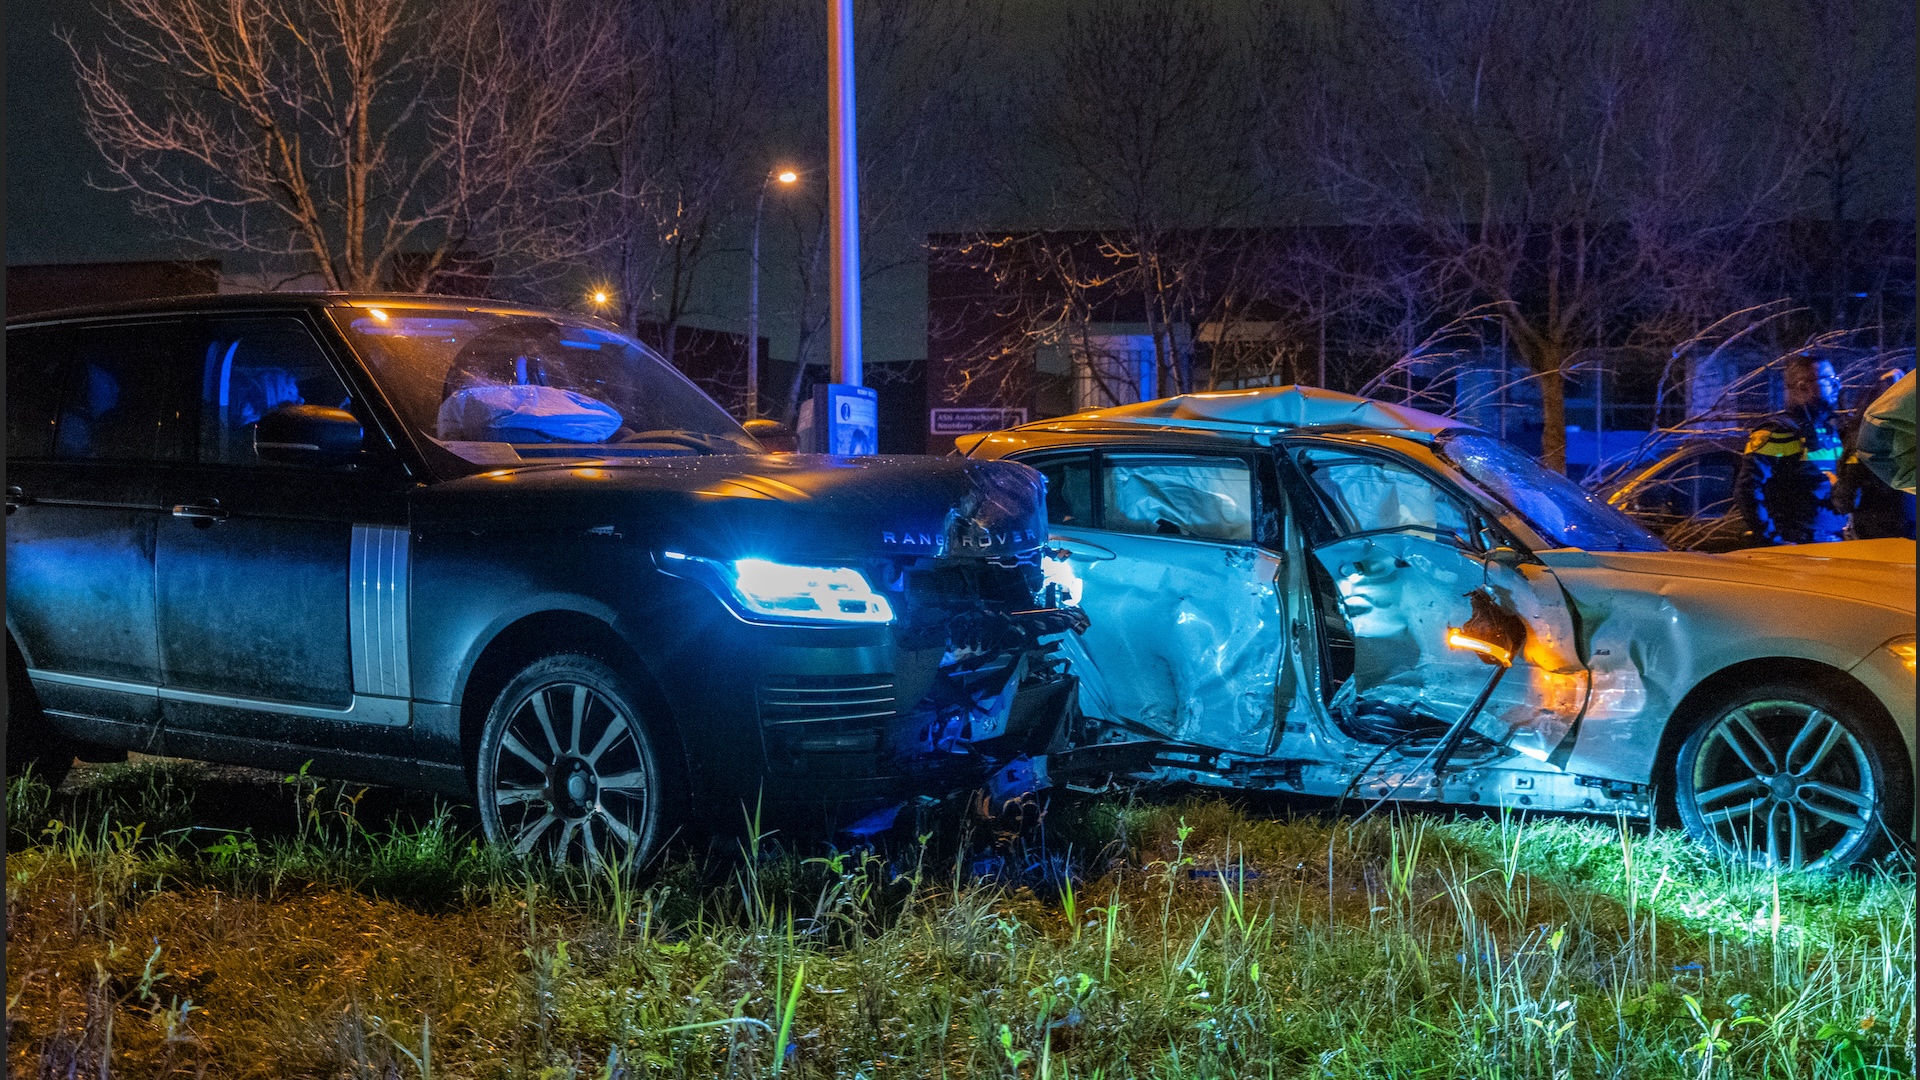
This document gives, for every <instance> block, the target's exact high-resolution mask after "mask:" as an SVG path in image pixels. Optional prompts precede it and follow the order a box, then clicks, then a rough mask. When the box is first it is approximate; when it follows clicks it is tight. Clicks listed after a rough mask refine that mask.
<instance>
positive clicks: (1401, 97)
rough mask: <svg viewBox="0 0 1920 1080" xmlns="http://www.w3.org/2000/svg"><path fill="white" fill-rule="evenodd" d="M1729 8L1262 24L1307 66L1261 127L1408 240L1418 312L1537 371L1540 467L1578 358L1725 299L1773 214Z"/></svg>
mask: <svg viewBox="0 0 1920 1080" xmlns="http://www.w3.org/2000/svg"><path fill="white" fill-rule="evenodd" d="M1736 15H1737V12H1736V11H1734V10H1733V9H1731V8H1728V9H1725V10H1707V9H1704V8H1701V7H1700V6H1698V5H1692V6H1682V5H1672V4H1667V3H1665V2H1663V0H1647V2H1642V3H1632V4H1623V5H1606V6H1593V5H1552V4H1533V3H1527V2H1523V0H1506V2H1494V3H1465V2H1453V0H1439V2H1434V3H1426V4H1420V5H1416V6H1413V7H1411V8H1409V7H1406V6H1404V5H1400V4H1389V3H1385V2H1382V0H1333V2H1332V3H1330V4H1328V5H1327V7H1326V8H1325V9H1323V10H1322V11H1320V12H1319V13H1318V14H1317V15H1311V16H1307V17H1302V16H1299V15H1297V14H1296V13H1294V12H1286V13H1282V14H1281V15H1280V16H1279V22H1278V24H1277V26H1276V29H1275V30H1274V33H1276V34H1285V35H1288V36H1289V37H1290V38H1291V39H1293V40H1296V41H1306V42H1311V46H1310V51H1311V56H1312V57H1313V58H1317V63H1318V65H1319V69H1318V72H1317V73H1318V75H1319V77H1318V78H1316V79H1314V80H1312V82H1311V86H1312V87H1313V88H1314V89H1312V90H1309V91H1307V92H1306V95H1305V96H1304V97H1303V98H1301V99H1299V100H1295V101H1293V102H1290V103H1289V105H1290V107H1291V109H1292V112H1291V113H1290V114H1289V115H1288V116H1286V117H1283V118H1281V121H1280V122H1279V123H1278V124H1276V125H1274V126H1278V127H1288V128H1291V129H1292V130H1293V131H1295V132H1297V133H1302V134H1301V135H1299V136H1298V138H1299V142H1298V144H1297V145H1301V146H1303V147H1304V148H1305V149H1306V150H1307V151H1308V152H1309V153H1310V154H1311V161H1312V164H1313V166H1314V167H1315V168H1316V169H1317V170H1318V172H1319V179H1320V187H1321V191H1322V198H1323V199H1324V200H1325V202H1326V205H1327V206H1328V207H1330V208H1332V209H1333V210H1334V212H1336V213H1338V214H1339V215H1340V216H1342V217H1344V218H1345V219H1347V220H1350V221H1358V222H1362V223H1366V224H1369V225H1372V226H1374V227H1376V228H1377V229H1380V230H1385V231H1397V232H1400V233H1402V234H1405V235H1409V236H1412V237H1415V238H1417V243H1413V244H1410V245H1407V247H1406V249H1405V252H1404V256H1403V260H1402V261H1403V265H1404V266H1406V267H1408V268H1409V269H1410V270H1411V272H1412V273H1413V274H1414V275H1415V276H1417V277H1418V278H1419V279H1421V280H1422V282H1423V283H1424V289H1425V299H1426V302H1427V303H1429V304H1431V305H1432V306H1433V313H1434V314H1433V322H1435V323H1439V322H1444V321H1445V320H1446V319H1447V318H1448V317H1449V315H1448V314H1447V313H1448V312H1459V311H1465V310H1468V309H1471V308H1475V307H1479V306H1480V305H1483V304H1488V305H1492V306H1493V307H1494V308H1495V310H1497V311H1499V312H1500V315H1501V318H1502V320H1503V322H1504V324H1505V329H1506V334H1507V339H1508V341H1509V343H1510V345H1511V347H1512V349H1513V350H1514V351H1515V352H1516V353H1517V354H1518V355H1519V356H1520V357H1521V358H1523V359H1524V361H1525V362H1526V364H1527V366H1528V367H1529V368H1531V370H1532V371H1533V373H1534V374H1536V375H1537V376H1539V378H1538V380H1537V385H1538V388H1539V394H1540V400H1541V405H1542V413H1543V414H1544V415H1543V420H1544V433H1543V440H1542V441H1543V455H1542V456H1543V458H1544V459H1545V460H1546V461H1547V462H1548V463H1549V464H1551V465H1552V466H1553V467H1554V468H1563V467H1564V465H1565V458H1566V436H1565V429H1566V416H1565V386H1564V382H1563V380H1564V377H1565V376H1566V375H1567V374H1568V372H1569V370H1570V367H1571V365H1573V364H1574V363H1575V362H1576V356H1577V354H1579V353H1580V351H1581V350H1582V349H1587V348H1590V347H1593V346H1596V345H1600V344H1605V343H1611V342H1614V341H1619V340H1626V339H1633V338H1635V337H1636V336H1638V337H1641V338H1657V337H1665V338H1666V339H1668V340H1672V339H1673V338H1674V337H1675V336H1678V337H1684V336H1686V333H1687V332H1689V331H1690V330H1691V329H1693V328H1695V327H1697V326H1698V325H1700V324H1701V323H1703V322H1707V321H1711V318H1712V313H1713V312H1715V311H1722V312H1723V311H1726V310H1728V309H1729V308H1734V307H1739V306H1741V305H1742V304H1743V303H1744V302H1746V300H1747V298H1748V297H1749V296H1750V292H1749V291H1748V288H1747V287H1748V285H1749V284H1750V282H1751V280H1752V270H1753V268H1754V267H1753V264H1754V262H1755V261H1756V260H1757V259H1758V257H1759V255H1760V254H1761V253H1760V252H1759V251H1758V248H1757V240H1758V238H1760V237H1762V236H1765V235H1767V230H1768V229H1770V228H1773V227H1776V226H1777V225H1778V223H1779V222H1780V221H1782V220H1783V219H1784V218H1785V217H1786V216H1787V215H1788V213H1789V212H1790V211H1791V208H1792V201H1791V200H1792V194H1793V188H1794V185H1795V182H1796V180H1797V178H1798V177H1799V176H1800V175H1801V174H1802V173H1803V172H1804V168H1805V164H1806V159H1805V155H1804V153H1803V146H1802V145H1801V144H1800V143H1798V142H1796V141H1795V140H1793V139H1792V138H1789V137H1786V134H1787V133H1783V132H1782V131H1781V129H1780V125H1779V124H1777V123H1773V122H1770V116H1769V114H1768V112H1767V110H1768V108H1769V107H1770V104H1769V102H1767V100H1766V99H1764V98H1763V97H1761V96H1760V95H1759V93H1758V91H1757V90H1756V87H1755V83H1754V82H1753V80H1752V79H1751V78H1749V77H1748V76H1749V74H1750V72H1751V69H1752V68H1753V66H1754V50H1756V49H1758V48H1759V46H1758V44H1756V42H1755V41H1754V40H1753V39H1751V38H1750V37H1745V38H1743V37H1741V36H1740V35H1739V34H1738V33H1737V31H1738V29H1739V26H1740V20H1739V19H1738V18H1737V17H1736ZM1736 38H1739V40H1733V39H1736ZM1726 42H1731V45H1730V46H1728V47H1726V48H1724V49H1721V48H1720V45H1719V43H1726ZM1744 102H1752V103H1753V104H1752V105H1743V104H1742V103H1744ZM1709 116H1711V117H1713V118H1714V119H1713V121H1712V122H1707V121H1705V120H1704V119H1703V118H1705V117H1709Z"/></svg>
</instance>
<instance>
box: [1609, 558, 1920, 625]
mask: <svg viewBox="0 0 1920 1080" xmlns="http://www.w3.org/2000/svg"><path fill="white" fill-rule="evenodd" d="M1900 544H1904V545H1905V547H1904V559H1903V557H1902V555H1903V553H1902V550H1901V549H1900V548H1898V547H1893V546H1891V545H1900ZM1593 557H1594V558H1595V559H1596V560H1598V562H1599V563H1600V565H1602V566H1605V567H1608V568H1609V569H1613V570H1622V571H1626V572H1628V573H1636V574H1652V575H1657V576H1661V577H1677V578H1693V579H1696V580H1702V581H1725V582H1730V583H1737V584H1742V585H1763V586H1769V587H1772V588H1779V589H1791V590H1794V591H1796V592H1803V593H1812V594H1815V595H1819V596H1834V597H1844V598H1846V599H1849V600H1854V601H1858V602H1860V603H1863V604H1872V605H1874V606H1876V607H1882V608H1887V609H1890V610H1893V611H1901V612H1905V613H1907V614H1909V615H1911V614H1913V612H1914V544H1913V542H1912V541H1904V540H1903V541H1884V540H1857V541H1848V542H1845V543H1835V544H1807V545H1801V546H1789V547H1772V548H1755V549H1752V550H1747V551H1733V552H1728V553H1726V554H1717V555H1710V554H1706V553H1702V552H1695V551H1657V552H1640V551H1617V552H1616V551H1608V552H1594V553H1593Z"/></svg>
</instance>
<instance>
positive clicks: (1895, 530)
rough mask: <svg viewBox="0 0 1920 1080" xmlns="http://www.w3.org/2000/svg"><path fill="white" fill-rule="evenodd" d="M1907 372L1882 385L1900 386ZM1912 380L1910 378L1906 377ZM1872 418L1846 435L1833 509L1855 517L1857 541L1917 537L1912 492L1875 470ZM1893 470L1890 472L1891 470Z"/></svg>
mask: <svg viewBox="0 0 1920 1080" xmlns="http://www.w3.org/2000/svg"><path fill="white" fill-rule="evenodd" d="M1903 376H1906V373H1905V372H1903V371H1901V370H1899V369H1898V368H1895V369H1894V370H1892V371H1890V372H1888V373H1887V374H1886V375H1883V376H1881V379H1882V386H1883V387H1884V386H1886V385H1888V384H1892V385H1899V383H1900V380H1901V378H1902V377H1903ZM1907 377H1908V378H1911V377H1910V376H1907ZM1872 410H1873V406H1872V405H1869V406H1868V407H1867V413H1868V414H1869V415H1867V416H1863V417H1862V419H1861V421H1860V422H1859V423H1856V424H1855V425H1854V426H1853V430H1852V431H1850V432H1848V433H1847V438H1846V447H1847V456H1846V460H1844V461H1843V462H1842V463H1841V465H1840V479H1839V481H1838V482H1837V483H1835V484H1834V485H1833V508H1834V509H1835V510H1838V511H1839V512H1841V513H1843V514H1852V515H1853V521H1852V535H1853V537H1854V539H1856V540H1876V539H1881V538H1883V537H1904V538H1906V539H1908V540H1911V539H1913V538H1914V500H1913V492H1911V491H1901V490H1898V489H1895V488H1892V487H1889V486H1888V485H1887V482H1886V481H1885V480H1882V479H1881V478H1880V477H1879V475H1878V474H1877V473H1875V471H1874V469H1873V465H1872V463H1873V461H1874V453H1873V451H1874V450H1875V449H1877V448H1878V447H1877V444H1876V443H1875V442H1874V436H1875V433H1876V431H1875V427H1874V425H1873V424H1872V423H1871V420H1872V416H1871V413H1872ZM1889 471H1891V470H1889Z"/></svg>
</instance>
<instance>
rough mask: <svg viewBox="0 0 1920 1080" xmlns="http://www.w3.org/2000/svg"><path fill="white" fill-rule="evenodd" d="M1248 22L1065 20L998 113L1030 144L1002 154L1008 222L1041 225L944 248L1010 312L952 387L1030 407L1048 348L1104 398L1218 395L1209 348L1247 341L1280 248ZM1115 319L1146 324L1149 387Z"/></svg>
mask: <svg viewBox="0 0 1920 1080" xmlns="http://www.w3.org/2000/svg"><path fill="white" fill-rule="evenodd" d="M1248 29H1249V27H1248V26H1247V25H1245V21H1244V20H1243V19H1241V18H1240V17H1239V16H1238V15H1237V14H1234V13H1233V12H1231V11H1228V10H1222V9H1219V8H1215V7H1210V6H1206V5H1188V4H1181V3H1177V2H1174V0H1126V2H1123V3H1120V4H1117V5H1112V4H1108V5H1099V6H1093V5H1088V6H1083V7H1074V8H1069V9H1068V10H1067V11H1066V13H1065V16H1064V18H1063V19H1061V21H1060V23H1059V26H1058V28H1057V30H1056V32H1055V34H1054V36H1053V37H1052V39H1051V40H1049V41H1048V43H1047V45H1046V47H1045V48H1044V49H1043V50H1042V51H1041V55H1040V56H1039V57H1038V61H1039V67H1040V72H1039V74H1038V76H1037V77H1035V78H1033V79H1031V80H1028V81H1027V82H1026V85H1025V86H1024V88H1023V89H1018V90H1015V89H1009V90H1008V91H1007V92H1006V93H1005V95H1004V97H1003V100H1002V103H1001V104H1002V109H1003V114H1002V118H1001V121H1000V127H1001V129H1002V130H1003V131H1006V132H1009V133H1011V132H1017V131H1025V132H1027V137H1026V138H1024V139H1021V138H1019V137H1007V138H1001V139H999V140H996V143H997V145H995V146H993V147H992V149H991V150H990V152H989V157H990V159H991V163H992V166H993V167H994V168H995V170H996V172H997V174H998V175H999V176H1000V178H1001V180H1002V183H1003V186H1004V189H1005V201H1006V204H1007V211H1006V212H1007V214H1008V216H1009V217H1012V218H1014V219H1016V220H1021V221H1024V222H1028V223H1031V224H1030V227H1029V228H1027V229H1025V230H1013V231H1010V232H1008V233H1000V234H993V233H981V234H978V235H973V236H970V237H968V238H966V239H958V240H956V242H955V243H954V244H953V246H952V247H951V248H950V249H949V250H946V251H942V252H937V253H935V256H936V258H938V259H940V260H943V261H944V262H945V263H946V264H947V265H971V266H974V267H975V268H976V269H977V270H979V271H980V272H981V273H983V274H985V275H987V276H989V277H991V278H992V279H993V280H994V281H995V282H996V287H995V289H994V295H995V297H996V298H997V302H999V303H1000V304H1002V305H1004V306H1003V309H1002V310H999V311H996V312H994V313H993V315H992V321H994V322H995V323H996V325H997V326H998V328H999V329H998V330H996V332H994V333H993V334H990V335H988V336H987V337H986V338H983V339H982V340H979V341H977V342H974V343H972V345H971V347H970V348H969V355H967V356H966V357H964V358H963V359H962V362H961V363H960V365H959V368H960V372H959V382H958V383H957V384H956V385H954V386H951V387H949V388H948V392H949V393H950V394H956V395H959V394H968V393H972V392H973V388H975V387H980V386H993V387H995V388H996V392H995V394H994V396H996V397H999V398H1000V399H1001V400H1016V399H1018V398H1020V397H1021V396H1022V395H1023V394H1024V393H1025V392H1026V389H1027V388H1028V384H1029V383H1030V381H1031V378H1030V375H1029V374H1028V373H1026V372H1024V371H1023V370H1021V369H1022V368H1023V367H1025V366H1027V365H1030V364H1031V363H1032V357H1033V354H1034V352H1035V350H1036V349H1051V350H1064V351H1065V352H1066V353H1068V354H1069V355H1071V356H1072V357H1074V358H1075V359H1074V361H1073V362H1074V370H1075V371H1076V373H1077V374H1076V377H1077V378H1079V379H1081V380H1082V381H1083V382H1085V383H1087V384H1089V385H1091V386H1092V387H1093V388H1094V389H1095V392H1096V395H1097V396H1104V397H1107V398H1113V399H1121V398H1133V397H1137V396H1140V395H1142V394H1144V395H1145V396H1148V397H1152V396H1158V395H1159V394H1162V393H1180V392H1185V391H1189V390H1194V389H1198V388H1201V387H1204V386H1207V385H1211V382H1212V380H1211V377H1210V375H1209V374H1208V373H1207V372H1205V371H1197V370H1196V364H1195V358H1196V354H1197V350H1198V347H1199V345H1200V344H1201V339H1202V338H1203V337H1204V338H1209V339H1210V340H1213V341H1228V340H1240V339H1239V338H1238V337H1236V335H1235V332H1234V331H1233V330H1231V329H1230V324H1233V323H1235V322H1237V321H1239V320H1242V319H1244V318H1245V317H1246V316H1247V315H1248V314H1249V308H1248V305H1247V302H1246V301H1247V299H1248V297H1249V295H1250V285H1251V277H1252V275H1253V274H1254V273H1256V272H1257V271H1258V270H1259V269H1260V268H1261V267H1262V263H1263V244H1264V243H1265V242H1266V241H1267V240H1268V239H1269V234H1267V233H1265V232H1262V231H1260V230H1257V229H1250V228H1248V227H1247V226H1248V224H1249V223H1250V222H1253V221H1255V220H1256V219H1257V218H1258V217H1259V216H1260V215H1261V214H1262V213H1263V212H1264V211H1265V209H1266V207H1267V205H1268V203H1270V201H1271V199H1270V193H1268V192H1264V191H1262V190H1261V188H1260V187H1259V186H1258V185H1257V184H1256V183H1255V176H1254V174H1253V171H1252V168H1251V165H1252V147H1251V144H1250V142H1249V140H1248V139H1247V138H1246V135H1245V132H1246V128H1247V121H1248V119H1249V117H1250V111H1251V102H1252V98H1251V94H1250V91H1251V86H1252V69H1251V67H1250V60H1251V57H1250V54H1249V52H1248V50H1247V48H1246V43H1247V40H1248V33H1247V31H1248ZM1029 163H1034V164H1029ZM1103 322H1105V323H1111V322H1130V323H1140V324H1144V325H1145V326H1146V328H1147V335H1148V337H1149V338H1150V340H1151V342H1152V346H1153V363H1152V369H1153V371H1152V377H1151V378H1150V379H1146V380H1144V381H1145V382H1147V384H1148V385H1145V386H1139V385H1134V384H1136V383H1138V382H1141V381H1143V380H1142V379H1141V378H1140V376H1139V375H1137V374H1134V373H1132V372H1131V370H1130V367H1123V366H1121V365H1117V364H1115V363H1113V362H1112V360H1113V358H1112V357H1109V356H1107V355H1105V351H1104V348H1103V346H1102V345H1101V344H1100V343H1099V342H1098V341H1096V340H1095V335H1094V333H1093V330H1094V327H1095V325H1096V324H1098V323H1103ZM1123 384H1124V385H1123Z"/></svg>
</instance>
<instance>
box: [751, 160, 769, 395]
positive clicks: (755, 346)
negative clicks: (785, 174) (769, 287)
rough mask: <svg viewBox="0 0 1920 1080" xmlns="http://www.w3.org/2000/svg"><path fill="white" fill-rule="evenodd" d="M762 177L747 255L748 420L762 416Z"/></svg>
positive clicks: (764, 200)
mask: <svg viewBox="0 0 1920 1080" xmlns="http://www.w3.org/2000/svg"><path fill="white" fill-rule="evenodd" d="M772 177H773V174H772V173H768V174H767V175H766V176H763V177H761V178H760V198H759V200H758V201H756V202H755V203H754V204H753V241H752V243H751V244H750V245H749V254H748V256H747V419H749V420H757V419H759V417H760V214H761V211H763V210H765V209H766V208H767V181H768V180H769V179H771V178H772Z"/></svg>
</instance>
